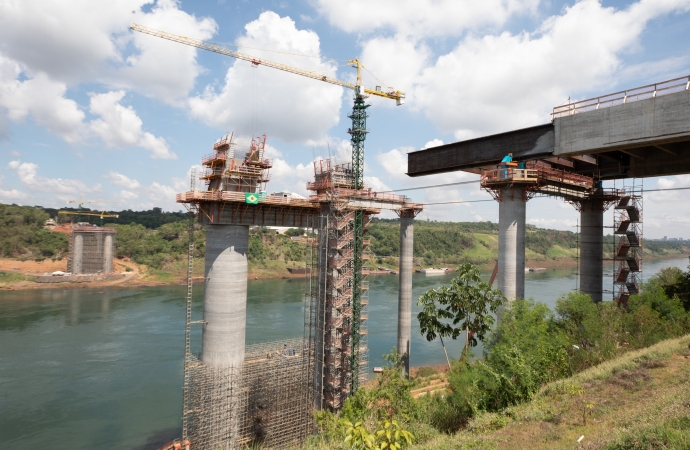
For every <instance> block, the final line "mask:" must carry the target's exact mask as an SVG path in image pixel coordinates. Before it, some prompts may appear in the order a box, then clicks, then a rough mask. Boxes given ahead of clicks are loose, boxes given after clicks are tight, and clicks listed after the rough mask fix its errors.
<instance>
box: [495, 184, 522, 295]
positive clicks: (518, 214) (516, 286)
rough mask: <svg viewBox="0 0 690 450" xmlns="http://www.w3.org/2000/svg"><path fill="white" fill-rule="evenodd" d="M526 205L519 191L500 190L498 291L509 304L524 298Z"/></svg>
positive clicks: (513, 188)
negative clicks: (511, 301) (509, 301)
mask: <svg viewBox="0 0 690 450" xmlns="http://www.w3.org/2000/svg"><path fill="white" fill-rule="evenodd" d="M526 205H527V202H526V200H525V199H524V195H523V190H522V189H520V188H515V187H504V188H503V189H502V191H501V199H500V202H499V206H498V289H500V290H501V292H503V295H504V296H505V297H506V298H507V299H508V300H515V299H518V298H524V297H525V216H526Z"/></svg>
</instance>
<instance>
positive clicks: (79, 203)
mask: <svg viewBox="0 0 690 450" xmlns="http://www.w3.org/2000/svg"><path fill="white" fill-rule="evenodd" d="M67 203H76V204H77V205H79V209H78V210H77V212H76V213H75V212H69V211H58V214H76V215H77V222H81V216H82V214H83V215H85V216H98V217H100V218H101V224H102V222H103V218H104V217H113V216H112V215H106V214H105V210H103V211H101V213H100V214H94V213H83V212H82V211H81V210H82V208H83V205H84V204H94V205H105V204H108V203H118V204H119V203H124V202H101V201H91V200H89V201H84V200H82V198H81V197H79V200H67ZM114 217H115V218H117V217H118V216H117V215H116V216H114Z"/></svg>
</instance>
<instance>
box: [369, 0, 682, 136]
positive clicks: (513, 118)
mask: <svg viewBox="0 0 690 450" xmlns="http://www.w3.org/2000/svg"><path fill="white" fill-rule="evenodd" d="M688 9H690V2H688V1H687V0H664V1H656V0H640V1H639V2H637V3H634V4H632V5H631V6H629V7H628V8H627V9H624V10H616V9H614V8H613V7H603V6H602V5H601V4H600V3H599V2H598V1H597V0H582V1H580V2H578V3H575V4H574V5H572V6H570V7H566V8H565V9H564V10H563V12H562V14H561V15H558V16H553V17H549V18H548V19H546V20H545V21H544V22H543V23H542V25H541V26H540V27H539V28H538V29H537V30H536V31H534V32H523V33H520V34H511V33H509V32H503V33H501V34H498V35H485V36H475V35H472V36H468V37H465V38H464V39H463V40H461V41H460V42H459V44H458V45H457V46H456V47H455V49H454V50H453V51H452V52H450V53H448V54H445V55H442V56H440V57H439V58H438V59H437V61H436V62H435V64H434V65H433V66H432V67H428V68H426V69H425V70H423V72H422V74H421V76H420V77H419V78H418V79H417V82H416V85H415V87H414V88H413V89H412V92H411V95H409V96H408V99H409V100H410V103H411V104H412V106H413V107H417V108H420V109H422V110H423V111H424V113H425V114H426V116H427V117H428V118H429V119H431V120H432V121H433V122H434V123H435V124H436V126H437V127H438V128H439V129H440V130H442V131H444V132H453V133H454V134H455V137H456V138H458V139H466V138H469V137H472V136H476V135H479V134H487V133H491V132H497V131H504V130H507V129H511V128H520V127H524V126H528V125H532V124H536V123H543V122H546V121H547V120H548V115H545V114H547V113H548V112H549V111H550V109H551V107H553V106H554V105H555V104H558V103H560V102H561V101H562V100H563V99H565V98H566V97H568V96H569V95H571V94H573V95H576V94H577V93H579V92H589V91H590V90H592V89H600V88H602V87H604V86H608V85H610V84H611V83H612V75H613V74H614V73H615V72H616V71H617V70H619V69H620V68H621V66H622V62H621V59H620V57H621V54H623V53H624V52H627V51H631V50H633V49H635V48H636V46H637V45H638V40H639V38H640V35H641V33H642V31H643V30H644V28H645V25H646V24H647V22H648V21H649V20H651V19H654V18H656V17H659V16H661V15H664V14H668V13H670V12H673V11H687V10H688ZM383 63H384V62H382V64H383ZM535 122H536V123H535Z"/></svg>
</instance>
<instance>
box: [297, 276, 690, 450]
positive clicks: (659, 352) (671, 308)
mask: <svg viewBox="0 0 690 450" xmlns="http://www.w3.org/2000/svg"><path fill="white" fill-rule="evenodd" d="M464 272H467V273H470V272H471V271H470V270H464ZM464 272H463V273H464ZM681 275H682V277H680V276H678V274H677V273H666V272H662V273H661V274H660V275H659V276H656V277H653V278H652V279H650V281H649V282H648V283H646V284H645V285H644V289H643V293H641V294H639V295H634V296H632V297H631V299H630V301H629V304H628V307H627V309H626V310H622V309H620V308H618V307H617V306H615V305H614V304H612V303H610V302H605V303H600V304H595V303H592V301H591V299H590V297H589V296H587V295H583V294H580V293H569V294H567V295H564V296H562V297H561V298H560V299H559V301H558V303H557V307H556V310H555V311H551V310H550V309H549V308H548V307H546V306H545V305H543V304H541V303H538V302H535V301H534V300H531V299H530V300H518V301H515V302H513V303H512V304H511V306H510V307H509V308H506V310H505V311H504V313H503V315H502V317H501V322H500V323H499V324H498V326H497V327H496V328H495V330H494V331H493V332H492V333H491V334H490V335H489V336H488V339H486V341H485V350H484V355H483V356H484V357H483V359H478V360H475V361H472V360H470V359H469V358H462V359H460V360H459V361H456V362H455V364H454V366H453V368H452V371H451V372H450V374H449V375H448V377H447V380H446V383H447V384H446V385H445V387H446V392H445V395H431V394H429V395H425V396H421V397H418V398H414V397H413V396H412V395H411V392H412V389H414V388H415V387H416V386H419V385H429V384H430V383H428V382H424V381H420V380H419V379H418V380H407V379H405V378H403V377H401V376H400V373H401V367H402V360H401V358H400V357H399V356H398V355H397V352H396V351H395V349H394V350H393V351H392V352H391V353H390V354H389V355H387V356H386V360H387V361H388V363H389V364H388V367H387V368H386V369H385V370H384V372H383V374H382V375H381V376H379V377H378V378H377V379H376V380H375V382H374V385H373V386H371V387H370V388H368V389H366V388H363V389H360V390H359V391H357V393H356V394H355V395H354V396H352V397H350V398H348V400H347V401H346V403H345V405H344V407H343V408H342V410H341V411H340V412H339V413H338V414H331V413H328V412H319V413H318V414H317V416H316V418H317V423H318V424H319V428H320V430H321V433H320V434H319V435H318V436H316V437H314V438H313V439H312V441H310V442H309V443H308V448H358V449H364V448H378V447H376V446H375V445H378V444H377V443H376V442H378V441H376V442H374V441H372V440H371V439H373V438H372V436H376V433H377V431H375V430H379V429H380V428H381V423H383V421H388V422H390V423H392V421H393V420H395V421H396V422H397V423H398V428H397V429H400V430H404V431H407V432H409V433H410V435H411V439H413V441H414V442H413V444H412V447H413V448H449V449H450V448H457V447H459V446H460V445H461V443H462V445H463V447H464V446H467V448H498V447H501V446H503V447H504V448H511V447H510V445H515V442H516V441H515V440H514V439H529V434H524V433H523V434H521V435H517V434H516V435H512V436H513V439H509V440H505V439H503V438H502V437H501V436H496V437H495V438H492V439H493V440H487V438H486V436H494V435H496V434H497V433H506V434H510V433H513V432H514V431H512V430H513V429H514V428H515V427H519V426H523V424H525V426H529V424H533V425H531V426H532V428H533V429H532V431H531V432H532V433H534V432H535V431H534V428H536V429H537V430H540V429H541V428H544V427H546V428H547V429H548V428H549V427H551V428H554V427H560V428H559V429H563V431H562V433H560V434H558V435H549V436H547V437H546V438H545V439H546V440H545V441H544V442H542V441H539V442H535V443H534V445H533V446H532V447H534V448H536V447H540V446H541V447H543V448H553V447H550V446H549V442H550V440H551V441H557V440H560V439H562V438H563V435H564V436H566V437H567V439H568V441H566V442H568V443H569V446H572V445H574V444H575V443H576V442H575V441H576V440H577V439H578V437H579V435H580V433H581V430H580V429H579V428H582V429H588V430H598V433H599V434H602V433H607V434H604V436H606V437H607V439H608V441H606V442H605V444H606V445H608V447H606V448H611V449H619V448H626V449H627V448H687V443H688V437H687V435H686V433H685V432H684V430H687V429H688V423H690V415H689V414H688V412H687V405H689V404H690V403H689V402H690V391H687V389H682V388H683V387H685V388H687V383H688V381H690V368H688V367H687V365H686V366H682V365H681V366H678V367H681V368H684V369H683V370H684V372H681V373H675V372H674V373H672V374H670V375H669V377H668V378H664V380H665V381H664V383H668V386H669V388H668V389H669V390H668V393H667V392H666V391H662V392H663V395H660V396H659V397H658V398H655V399H654V400H653V401H652V400H650V399H648V398H644V397H645V395H644V394H645V392H644V389H645V387H646V388H652V387H654V388H659V389H664V388H665V386H666V385H665V384H660V385H650V384H649V381H650V380H652V379H653V376H654V375H653V374H652V372H650V371H651V370H654V369H655V368H659V367H665V365H666V364H667V363H665V362H660V361H658V359H659V358H660V357H661V356H664V355H666V356H668V355H670V354H671V353H672V352H677V351H679V349H683V348H685V351H687V348H688V343H690V336H686V337H684V338H680V340H676V341H666V340H668V339H673V338H678V337H681V336H684V335H686V334H687V333H689V332H690V311H688V309H686V308H685V307H684V303H683V301H681V299H680V298H679V296H678V295H673V296H670V297H669V295H668V294H667V293H666V292H667V291H671V290H673V289H678V283H679V282H682V280H684V278H683V277H685V276H688V277H690V272H687V273H681ZM674 280H675V282H674ZM679 280H680V281H679ZM456 284H457V283H456ZM469 284H472V283H469ZM453 317H454V315H453ZM446 320H452V318H451V317H446ZM458 323H459V321H454V324H453V325H457V324H458ZM449 327H450V329H453V327H452V326H450V325H449ZM437 328H438V327H437ZM659 342H661V343H660V344H658V345H656V346H655V344H657V343H659ZM668 342H672V344H667V343H668ZM679 342H680V343H682V345H680V346H679ZM650 346H651V347H650ZM683 346H684V347H683ZM669 349H672V350H669ZM688 355H690V353H688ZM657 373H658V374H661V373H663V372H657ZM418 376H419V375H418ZM428 376H429V379H431V378H433V377H438V375H437V374H429V375H428ZM569 377H570V378H569ZM621 391H623V393H625V392H630V393H634V394H635V396H636V397H635V401H636V402H637V401H639V402H640V403H641V406H640V407H639V408H637V409H636V410H634V411H630V410H628V409H627V408H628V405H627V401H621V399H620V397H621V395H623V394H621ZM655 402H656V403H655ZM684 402H685V403H684ZM613 404H616V405H619V407H620V408H621V410H620V411H616V410H614V409H612V407H611V405H613ZM669 405H676V406H674V408H675V409H671V410H668V407H669ZM683 405H685V406H683ZM654 408H656V409H658V410H659V411H657V412H656V413H653V412H650V411H652V410H654ZM661 411H667V412H668V413H661ZM642 412H644V414H650V415H651V418H649V419H645V420H643V421H642V423H643V424H644V425H642V426H639V425H638V426H632V425H631V424H632V423H639V422H631V421H630V420H629V419H627V420H624V419H622V418H621V417H622V416H623V415H626V414H627V415H631V414H638V415H639V414H642ZM608 415H614V416H615V417H616V418H615V419H611V420H612V423H611V424H609V425H608V426H607V427H606V429H605V430H602V429H601V423H602V420H604V418H605V417H608ZM645 417H646V416H645ZM562 422H563V426H561V423H562ZM353 424H354V425H353ZM508 424H514V426H512V428H507V425H508ZM535 424H536V425H535ZM539 424H546V425H539ZM612 426H615V427H616V430H617V431H616V433H615V434H611V433H610V428H611V427H612ZM578 427H579V428H578ZM588 432H589V433H590V434H591V433H593V431H588ZM582 434H585V433H584V432H582ZM349 436H351V437H349ZM348 437H349V438H348ZM367 438H369V440H367ZM372 442H374V443H372ZM663 442H666V443H674V444H677V445H678V446H677V447H674V446H658V445H657V444H658V443H663ZM506 444H507V445H506ZM400 445H401V446H406V445H408V443H407V442H406V441H405V442H400ZM655 445H656V446H655ZM513 448H514V447H513ZM596 448H604V445H602V446H599V447H596Z"/></svg>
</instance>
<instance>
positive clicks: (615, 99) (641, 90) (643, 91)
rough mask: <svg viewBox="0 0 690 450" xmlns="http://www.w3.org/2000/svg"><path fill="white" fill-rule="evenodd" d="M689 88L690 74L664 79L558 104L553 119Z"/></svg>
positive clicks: (552, 115) (552, 114) (554, 109)
mask: <svg viewBox="0 0 690 450" xmlns="http://www.w3.org/2000/svg"><path fill="white" fill-rule="evenodd" d="M687 90H690V75H688V76H685V77H680V78H674V79H672V80H667V81H662V82H661V83H654V84H648V85H647V86H641V87H637V88H633V89H628V90H625V91H620V92H615V93H613V94H608V95H603V96H601V97H594V98H590V99H587V100H580V101H578V102H572V103H568V104H567V105H562V106H556V107H555V108H553V112H552V113H551V120H553V119H556V118H558V117H564V116H572V115H573V114H577V113H581V112H586V111H595V110H598V109H601V108H609V107H611V106H616V105H622V104H625V103H630V102H634V101H638V100H644V99H647V98H655V97H659V96H661V95H667V94H673V93H674V92H681V91H687Z"/></svg>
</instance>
